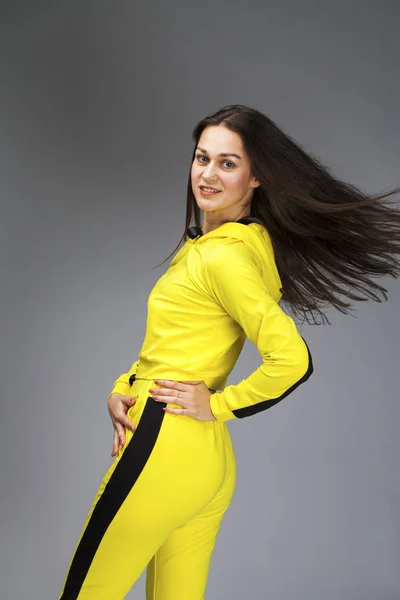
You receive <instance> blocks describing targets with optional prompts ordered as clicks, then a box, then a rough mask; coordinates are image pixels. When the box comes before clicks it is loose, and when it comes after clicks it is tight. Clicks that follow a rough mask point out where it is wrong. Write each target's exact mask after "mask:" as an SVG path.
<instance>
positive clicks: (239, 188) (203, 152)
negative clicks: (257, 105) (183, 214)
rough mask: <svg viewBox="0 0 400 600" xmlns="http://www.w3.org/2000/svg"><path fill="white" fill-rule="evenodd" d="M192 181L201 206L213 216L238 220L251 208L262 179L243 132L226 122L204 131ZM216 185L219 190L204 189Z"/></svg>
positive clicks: (193, 169)
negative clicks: (254, 168)
mask: <svg viewBox="0 0 400 600" xmlns="http://www.w3.org/2000/svg"><path fill="white" fill-rule="evenodd" d="M191 184H192V189H193V194H194V197H195V198H196V202H197V204H198V206H199V208H200V209H201V210H203V211H205V212H206V213H208V215H207V216H209V217H211V218H214V217H215V218H216V219H218V220H219V219H221V220H225V219H227V220H236V219H238V218H240V217H241V216H244V215H247V214H249V212H250V200H251V197H252V195H253V192H254V188H256V187H258V186H259V185H260V183H259V182H258V180H257V179H255V177H253V176H252V175H251V165H250V161H249V158H248V156H247V154H246V152H245V150H244V147H243V144H242V139H241V137H240V135H239V134H237V133H235V132H233V131H231V130H230V129H227V128H226V127H224V126H223V125H217V126H211V127H206V128H205V129H204V131H203V132H202V134H201V136H200V139H199V142H198V145H197V148H196V151H195V158H194V160H193V163H192V168H191ZM203 186H205V187H207V186H208V187H212V188H214V189H216V190H218V192H217V193H207V191H202V189H201V188H202V187H203Z"/></svg>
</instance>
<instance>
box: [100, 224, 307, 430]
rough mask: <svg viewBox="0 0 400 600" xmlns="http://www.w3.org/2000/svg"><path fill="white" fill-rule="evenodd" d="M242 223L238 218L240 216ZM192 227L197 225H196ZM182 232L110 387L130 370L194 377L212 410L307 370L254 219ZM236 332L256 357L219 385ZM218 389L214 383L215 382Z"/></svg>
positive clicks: (148, 375) (252, 406) (262, 394)
mask: <svg viewBox="0 0 400 600" xmlns="http://www.w3.org/2000/svg"><path fill="white" fill-rule="evenodd" d="M246 223H247V224H246ZM196 234H197V235H196ZM188 235H192V236H194V237H191V238H190V239H188V240H187V241H186V242H185V244H184V245H183V246H182V248H181V249H180V250H179V251H178V253H177V254H176V255H175V256H174V258H173V259H172V261H171V263H170V265H169V268H168V270H167V271H166V272H165V273H164V275H162V276H161V277H160V278H159V280H158V281H157V282H156V284H155V286H154V287H153V289H152V290H151V292H150V295H149V298H148V307H147V322H146V333H145V338H144V342H143V345H142V348H141V351H140V353H139V357H138V360H136V361H135V362H134V363H133V364H132V366H131V368H130V369H129V371H128V372H127V373H122V374H121V375H120V376H119V377H118V379H117V380H116V381H115V382H114V387H113V390H112V392H111V393H114V392H118V393H120V394H124V395H129V389H130V381H132V379H131V380H130V378H131V377H132V376H133V375H134V374H135V375H136V377H137V378H143V379H169V380H175V381H199V380H204V382H205V383H206V385H207V387H208V388H210V389H212V390H216V391H215V393H212V394H211V396H210V406H211V411H212V413H213V414H214V416H215V417H216V419H218V420H221V421H228V420H229V419H235V418H241V417H248V416H250V415H253V414H255V413H257V412H259V411H262V410H265V409H267V408H270V407H271V406H273V405H274V404H276V403H277V402H279V401H280V400H282V399H283V398H285V397H286V396H287V395H288V394H289V393H291V392H292V391H294V390H295V389H296V388H297V387H298V386H299V385H300V384H301V383H303V382H305V381H306V380H307V379H308V378H309V377H310V375H311V374H312V372H313V364H312V358H311V354H310V351H309V349H308V346H307V344H306V343H305V341H304V339H303V338H302V336H301V335H300V333H299V332H298V331H297V329H296V325H295V323H294V321H293V320H292V319H291V318H290V317H289V316H288V315H286V313H285V312H283V310H282V309H281V308H280V306H279V304H278V302H279V300H280V299H281V297H282V294H281V292H280V289H281V287H282V284H281V280H280V277H279V274H278V271H277V268H276V264H275V260H274V252H273V247H272V243H271V239H270V237H269V235H268V232H267V230H266V228H265V227H264V225H262V224H261V222H260V221H258V219H256V218H253V217H251V218H249V217H246V218H244V219H239V221H233V222H228V223H224V224H223V225H220V226H219V227H217V228H216V229H214V230H213V231H210V232H208V233H205V234H202V232H201V229H199V228H195V227H190V228H189V229H188ZM246 336H247V337H248V338H249V339H250V340H251V341H252V342H253V343H254V344H255V345H256V347H257V349H258V351H259V353H260V355H261V358H262V364H261V365H260V366H259V367H258V368H257V369H256V370H255V371H254V372H253V373H251V374H250V375H249V376H248V377H247V378H246V379H243V380H242V381H240V382H239V383H238V384H237V385H228V386H227V385H226V381H227V378H228V375H229V374H230V373H231V371H232V369H233V367H234V366H235V363H236V361H237V359H238V357H239V354H240V352H241V350H242V347H243V344H244V342H245V339H246ZM218 390H221V391H218Z"/></svg>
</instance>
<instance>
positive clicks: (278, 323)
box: [202, 239, 313, 421]
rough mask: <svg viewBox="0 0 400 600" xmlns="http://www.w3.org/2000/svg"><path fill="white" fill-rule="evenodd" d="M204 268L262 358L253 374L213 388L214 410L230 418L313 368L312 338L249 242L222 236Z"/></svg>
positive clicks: (268, 400) (257, 407) (261, 406)
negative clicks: (275, 293)
mask: <svg viewBox="0 0 400 600" xmlns="http://www.w3.org/2000/svg"><path fill="white" fill-rule="evenodd" d="M202 273H203V281H204V285H205V288H206V290H207V292H208V293H209V295H210V296H211V297H213V298H214V300H215V301H216V302H217V303H219V304H220V305H221V306H222V307H223V308H224V310H225V311H226V312H227V313H228V314H229V315H230V316H231V317H232V319H234V320H235V321H237V322H238V323H239V324H240V325H241V327H242V328H243V330H244V331H245V333H246V335H247V337H248V338H249V339H250V340H251V341H252V342H253V344H255V345H256V347H257V349H258V351H259V353H260V355H261V358H262V364H261V365H260V366H259V367H258V368H257V369H256V370H255V371H254V372H253V373H251V374H250V375H249V377H247V378H246V379H243V380H242V381H241V382H240V383H238V384H237V385H228V386H226V387H225V389H224V390H223V391H222V392H218V393H217V392H216V393H214V394H211V396H210V406H211V411H212V413H213V415H214V416H215V418H216V419H218V420H220V421H228V420H229V419H234V418H243V417H248V416H250V415H253V414H255V413H257V412H260V411H262V410H266V409H267V408H270V407H271V406H274V405H275V404H277V402H279V401H280V400H283V398H285V397H286V396H287V395H288V394H290V393H291V392H293V391H294V390H295V389H296V388H297V387H298V386H299V385H300V384H301V383H304V382H305V381H307V379H308V378H309V377H310V375H311V374H312V372H313V364H312V359H311V354H310V351H309V349H308V346H307V344H306V343H305V341H304V339H303V338H302V337H301V335H300V333H299V332H298V331H297V329H296V325H295V323H294V321H293V320H292V319H291V318H290V317H289V316H288V315H286V313H285V312H283V310H282V309H281V308H280V306H279V305H278V303H277V302H276V301H275V300H274V299H273V298H272V297H271V294H270V292H269V290H268V287H267V286H268V281H266V280H265V277H263V276H262V273H261V270H260V266H259V261H258V260H256V257H255V256H254V253H253V252H252V250H251V248H249V247H248V246H247V245H246V244H245V243H244V242H242V241H241V240H236V239H229V240H225V241H224V242H223V243H220V242H217V243H216V244H215V246H214V247H213V248H212V250H211V251H210V252H208V253H205V256H204V259H203V263H202Z"/></svg>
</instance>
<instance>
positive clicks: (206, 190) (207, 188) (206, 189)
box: [199, 185, 221, 193]
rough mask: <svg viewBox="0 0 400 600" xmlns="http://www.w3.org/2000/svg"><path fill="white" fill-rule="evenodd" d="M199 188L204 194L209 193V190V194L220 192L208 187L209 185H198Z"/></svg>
mask: <svg viewBox="0 0 400 600" xmlns="http://www.w3.org/2000/svg"><path fill="white" fill-rule="evenodd" d="M199 187H200V189H201V190H203V191H204V192H206V193H207V192H208V193H210V190H211V192H220V191H221V190H218V189H217V188H213V187H210V186H209V185H200V186H199Z"/></svg>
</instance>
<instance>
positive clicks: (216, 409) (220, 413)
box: [210, 392, 237, 421]
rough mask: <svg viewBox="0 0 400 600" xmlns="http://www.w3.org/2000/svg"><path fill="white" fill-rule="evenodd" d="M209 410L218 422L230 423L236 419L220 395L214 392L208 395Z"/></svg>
mask: <svg viewBox="0 0 400 600" xmlns="http://www.w3.org/2000/svg"><path fill="white" fill-rule="evenodd" d="M210 408H211V412H212V414H213V415H214V417H215V418H216V419H217V420H218V421H230V420H231V419H236V418H237V417H235V415H234V414H233V412H232V411H231V409H230V408H229V406H228V405H227V403H226V401H225V400H224V397H223V394H222V393H218V392H215V394H211V395H210Z"/></svg>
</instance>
